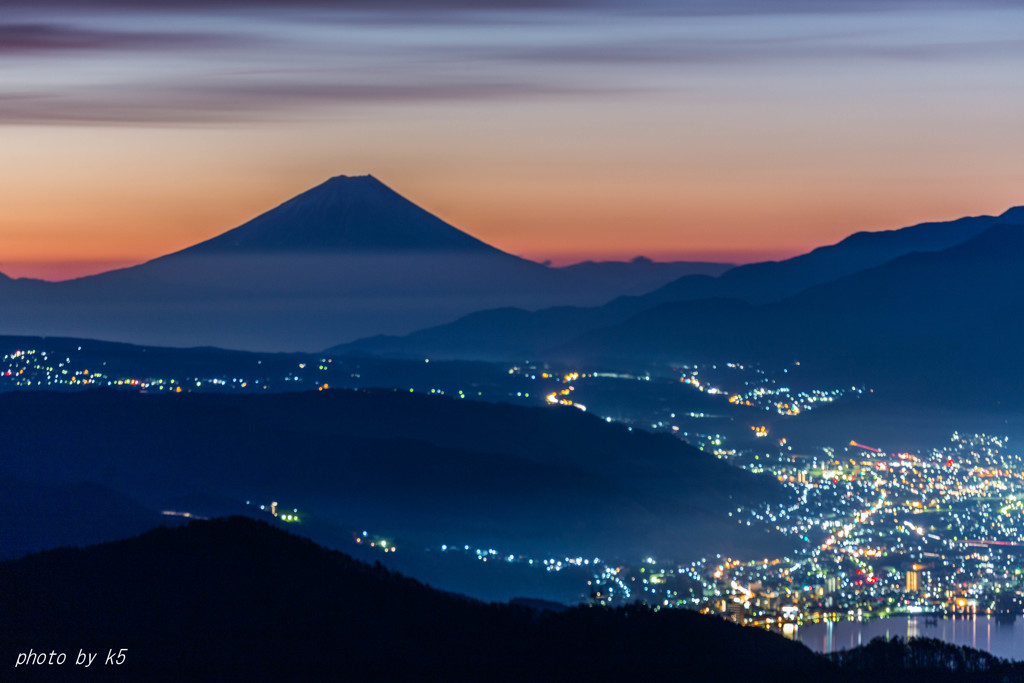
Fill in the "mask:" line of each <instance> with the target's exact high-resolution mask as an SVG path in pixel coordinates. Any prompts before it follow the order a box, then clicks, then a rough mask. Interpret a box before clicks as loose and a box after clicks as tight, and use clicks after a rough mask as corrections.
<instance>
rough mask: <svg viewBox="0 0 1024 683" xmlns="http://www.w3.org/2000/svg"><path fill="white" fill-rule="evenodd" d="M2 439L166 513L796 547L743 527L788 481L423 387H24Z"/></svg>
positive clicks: (633, 546) (586, 540)
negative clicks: (739, 514)
mask: <svg viewBox="0 0 1024 683" xmlns="http://www.w3.org/2000/svg"><path fill="white" fill-rule="evenodd" d="M0 431H2V433H4V434H5V451H4V452H5V456H4V467H5V468H6V469H7V470H8V471H9V472H10V473H11V475H12V476H14V477H17V478H20V479H23V480H25V481H28V482H34V483H42V482H45V483H47V484H49V485H70V484H75V483H78V482H84V481H87V482H95V483H97V484H99V485H101V486H103V487H105V488H107V489H110V490H112V491H116V492H119V493H121V494H122V495H126V496H130V497H131V498H133V499H134V500H137V501H139V503H141V504H143V505H145V506H147V507H149V508H151V509H157V510H161V509H167V508H171V509H180V507H175V506H177V505H179V503H178V501H181V500H183V499H200V498H201V499H204V500H211V501H212V500H218V499H219V500H224V501H234V503H233V504H230V505H228V506H227V507H213V508H207V507H204V508H198V507H194V508H191V509H187V510H186V511H188V512H193V513H198V514H201V515H204V516H210V515H215V514H224V513H227V512H233V511H234V510H235V509H237V508H236V506H237V505H240V504H241V503H242V502H244V501H249V500H252V501H258V502H263V503H269V502H270V501H272V500H277V501H280V502H281V504H282V505H284V506H287V507H295V508H299V509H301V510H302V511H303V513H304V514H306V515H309V516H313V517H317V518H320V519H325V520H333V521H335V522H338V523H351V524H352V525H353V527H355V526H360V527H361V528H364V529H366V528H369V529H382V530H388V531H389V533H394V534H401V535H404V537H406V538H414V539H420V540H426V541H430V542H432V543H433V542H436V544H437V545H440V543H442V542H445V543H450V542H452V541H453V539H454V540H458V542H460V543H479V544H487V545H484V546H483V547H509V548H514V549H520V550H521V551H523V552H526V551H530V552H534V551H535V552H538V553H556V552H562V553H567V552H572V553H575V554H584V555H588V556H592V555H594V554H597V555H598V556H606V555H610V554H611V555H621V556H624V557H632V556H640V555H644V556H646V555H645V554H649V553H659V554H661V555H662V556H677V555H679V556H690V555H693V554H697V556H698V557H699V556H700V554H701V553H706V552H710V551H712V550H713V551H714V552H727V551H728V552H732V553H733V554H734V556H738V555H740V556H742V555H745V554H757V553H759V552H765V551H767V552H779V551H780V550H782V551H784V550H785V548H786V547H788V542H787V541H786V540H785V539H784V538H780V537H778V536H776V535H769V534H766V533H765V532H764V530H763V529H754V528H753V527H749V528H748V527H742V528H741V527H739V526H738V525H737V524H736V523H735V522H734V521H733V520H731V519H729V518H728V516H727V513H728V512H729V511H732V510H735V508H736V506H737V505H755V504H760V503H763V502H765V501H776V502H781V501H782V500H783V499H784V493H783V490H782V488H781V487H780V486H779V485H778V483H777V482H776V481H775V480H774V479H772V478H770V477H759V476H756V475H753V474H750V473H748V472H745V471H743V470H740V469H738V468H734V467H731V466H729V465H726V464H725V463H724V462H722V461H720V460H717V459H716V458H714V457H713V456H711V455H709V454H706V453H703V452H701V451H698V450H696V449H693V448H691V447H689V446H687V445H686V444H684V443H682V442H681V441H679V440H678V439H676V438H674V437H672V436H669V435H666V434H662V435H653V434H648V433H646V432H642V431H640V430H633V431H630V430H628V429H627V428H626V427H624V426H622V425H617V424H610V423H607V422H605V421H604V420H602V419H599V418H597V417H594V416H592V415H589V414H585V413H583V412H581V411H578V410H576V409H574V408H568V407H564V406H552V407H536V408H527V407H517V406H511V405H507V404H491V403H483V402H476V401H467V400H456V399H451V398H446V397H439V396H431V395H422V394H413V393H409V392H408V391H341V390H329V391H320V392H306V393H291V394H260V395H231V394H192V393H188V392H185V393H181V394H172V395H168V394H148V395H143V394H133V393H127V392H114V391H89V392H80V393H74V394H58V393H44V392H21V393H17V394H13V393H6V394H2V395H0ZM759 556H760V555H759Z"/></svg>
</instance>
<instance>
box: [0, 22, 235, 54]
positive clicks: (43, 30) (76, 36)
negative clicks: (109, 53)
mask: <svg viewBox="0 0 1024 683" xmlns="http://www.w3.org/2000/svg"><path fill="white" fill-rule="evenodd" d="M242 42H243V41H242V40H241V39H240V38H239V37H238V36H228V35H216V34H209V33H201V32H199V33H197V32H178V33H173V32H154V31H109V30H97V29H92V28H85V27H79V26H71V25H63V24H44V23H30V24H28V23H26V24H0V56H11V55H22V54H39V53H47V52H57V53H60V52H73V51H81V50H167V49H192V48H205V47H218V46H221V47H227V46H232V45H239V44H241V43H242Z"/></svg>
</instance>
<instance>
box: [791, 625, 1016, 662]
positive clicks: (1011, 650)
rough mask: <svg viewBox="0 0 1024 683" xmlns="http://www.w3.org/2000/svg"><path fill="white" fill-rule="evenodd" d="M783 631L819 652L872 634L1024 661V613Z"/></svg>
mask: <svg viewBox="0 0 1024 683" xmlns="http://www.w3.org/2000/svg"><path fill="white" fill-rule="evenodd" d="M783 635H785V636H786V637H787V638H792V639H794V640H799V641H800V642H802V643H803V644H804V645H806V646H807V647H809V648H811V649H812V650H814V651H816V652H834V651H836V650H848V649H850V648H854V647H857V646H859V645H863V644H865V643H868V642H869V641H870V640H871V639H872V638H876V637H878V636H885V637H886V638H891V637H893V636H900V637H901V638H937V639H939V640H944V641H946V642H947V643H954V644H956V645H968V646H970V647H973V648H977V649H979V650H986V651H988V652H991V653H992V654H994V655H996V656H997V657H1005V658H1007V659H1016V660H1022V661H1024V617H1017V618H1016V619H1013V620H1006V619H1002V620H999V619H996V618H994V617H987V616H978V617H950V618H935V617H924V616H912V617H890V618H888V619H874V620H869V621H837V622H831V621H828V622H823V623H818V624H813V623H812V624H802V625H799V626H794V625H792V624H787V625H786V626H784V627H783Z"/></svg>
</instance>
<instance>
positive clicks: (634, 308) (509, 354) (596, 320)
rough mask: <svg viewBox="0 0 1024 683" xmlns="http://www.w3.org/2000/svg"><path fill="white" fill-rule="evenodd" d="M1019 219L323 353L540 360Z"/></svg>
mask: <svg viewBox="0 0 1024 683" xmlns="http://www.w3.org/2000/svg"><path fill="white" fill-rule="evenodd" d="M1018 219H1021V220H1022V221H1024V207H1017V208H1014V209H1010V210H1009V211H1006V212H1005V213H1003V214H1002V215H1000V216H977V217H968V218H960V219H957V220H954V221H950V222H946V223H922V224H919V225H915V226H911V227H908V228H903V229H900V230H887V231H882V232H858V233H855V234H853V235H851V236H849V237H847V238H845V239H843V240H841V241H840V242H838V243H836V244H834V245H830V246H826V247H819V248H817V249H815V250H813V251H811V252H808V253H807V254H802V255H800V256H796V257H794V258H791V259H787V260H785V261H768V262H763V263H753V264H749V265H743V266H737V267H736V268H732V269H730V270H728V271H726V272H725V273H723V274H722V275H720V276H719V277H707V276H702V275H691V276H684V277H682V278H679V279H677V280H675V281H673V282H671V283H669V284H667V285H665V286H663V287H661V288H659V289H657V290H655V291H653V292H650V293H648V294H645V295H641V296H636V297H621V298H618V299H615V300H613V301H611V302H609V303H607V304H605V305H603V306H600V307H596V308H584V307H556V308H551V309H542V310H539V311H532V312H531V311H524V310H515V309H512V308H506V309H503V310H491V311H478V312H474V313H471V314H470V315H468V316H465V317H463V318H461V319H459V320H456V321H454V322H450V323H446V324H444V325H440V326H437V327H434V328H429V329H425V330H420V331H417V332H414V333H412V334H410V335H407V336H405V337H397V338H396V337H382V336H378V337H372V338H368V339H363V340H357V341H355V342H352V343H350V344H343V345H339V346H336V347H331V348H330V349H328V351H329V352H332V353H377V354H381V355H396V356H403V355H404V356H415V355H424V354H427V355H434V356H438V357H465V358H486V359H515V358H521V357H537V356H538V355H543V354H544V353H546V352H549V351H550V350H552V349H554V348H560V347H566V348H567V347H568V346H569V345H571V344H572V341H573V340H574V339H575V338H577V337H579V336H580V335H583V334H585V333H587V332H588V331H591V330H597V329H600V328H603V327H609V326H613V325H618V324H622V323H624V322H625V321H627V320H629V319H630V318H631V317H632V316H635V315H640V314H641V313H643V312H644V311H649V310H654V309H656V308H657V307H659V306H661V305H665V304H670V303H674V302H681V301H697V300H700V299H737V300H739V301H743V302H747V303H753V304H762V303H769V302H773V301H779V300H782V299H785V298H786V297H789V296H793V295H795V294H797V293H799V292H801V291H804V290H806V289H809V288H811V287H814V286H816V285H821V284H824V283H827V282H831V281H835V280H838V279H840V278H842V277H845V276H847V275H851V274H853V273H857V272H860V271H864V270H866V269H870V268H873V267H876V266H879V265H882V264H884V263H886V262H888V261H891V260H892V259H895V258H898V257H900V256H903V255H906V254H909V253H913V252H934V251H939V250H942V249H946V248H948V247H951V246H955V245H957V244H962V243H964V242H966V241H968V240H970V239H972V238H973V237H976V236H977V235H979V234H981V233H982V232H984V231H985V230H988V229H989V228H991V227H993V226H995V225H999V224H1003V223H1011V222H1013V221H1015V220H1018Z"/></svg>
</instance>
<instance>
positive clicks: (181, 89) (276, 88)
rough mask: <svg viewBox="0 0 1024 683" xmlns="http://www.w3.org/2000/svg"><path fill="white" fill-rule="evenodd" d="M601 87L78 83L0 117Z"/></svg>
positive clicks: (95, 117)
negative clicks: (91, 85)
mask: <svg viewBox="0 0 1024 683" xmlns="http://www.w3.org/2000/svg"><path fill="white" fill-rule="evenodd" d="M598 92H599V93H600V94H606V93H607V92H609V90H600V91H596V90H593V89H587V88H560V87H553V86H545V85H537V84H527V83H498V82H484V81H480V82H463V83H433V84H431V83H411V82H407V83H388V84H380V85H372V84H356V83H348V84H346V83H320V82H307V83H294V82H286V81H278V82H263V83H258V84H249V85H243V84H238V83H222V84H213V83H210V84H206V85H203V84H193V85H177V86H168V85H164V86H161V87H151V88H147V87H144V86H138V85H135V86H132V87H124V88H103V89H96V88H87V89H86V88H82V89H77V90H64V91H62V92H60V93H31V92H20V93H8V94H0V124H63V123H78V124H98V125H102V124H116V125H121V124H143V125H147V124H148V125H176V124H183V125H188V124H218V123H227V124H230V123H237V122H239V121H258V120H273V119H278V118H294V117H296V116H299V117H315V116H316V115H317V114H316V112H317V107H328V106H330V107H332V108H334V110H337V108H338V107H342V108H344V107H346V106H350V107H356V106H361V105H370V104H372V105H389V104H391V105H402V104H411V103H417V102H440V101H453V100H472V101H481V100H495V99H502V98H504V99H515V100H520V99H522V98H526V97H540V96H545V97H551V96H556V95H568V94H572V95H587V94H592V93H598Z"/></svg>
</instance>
